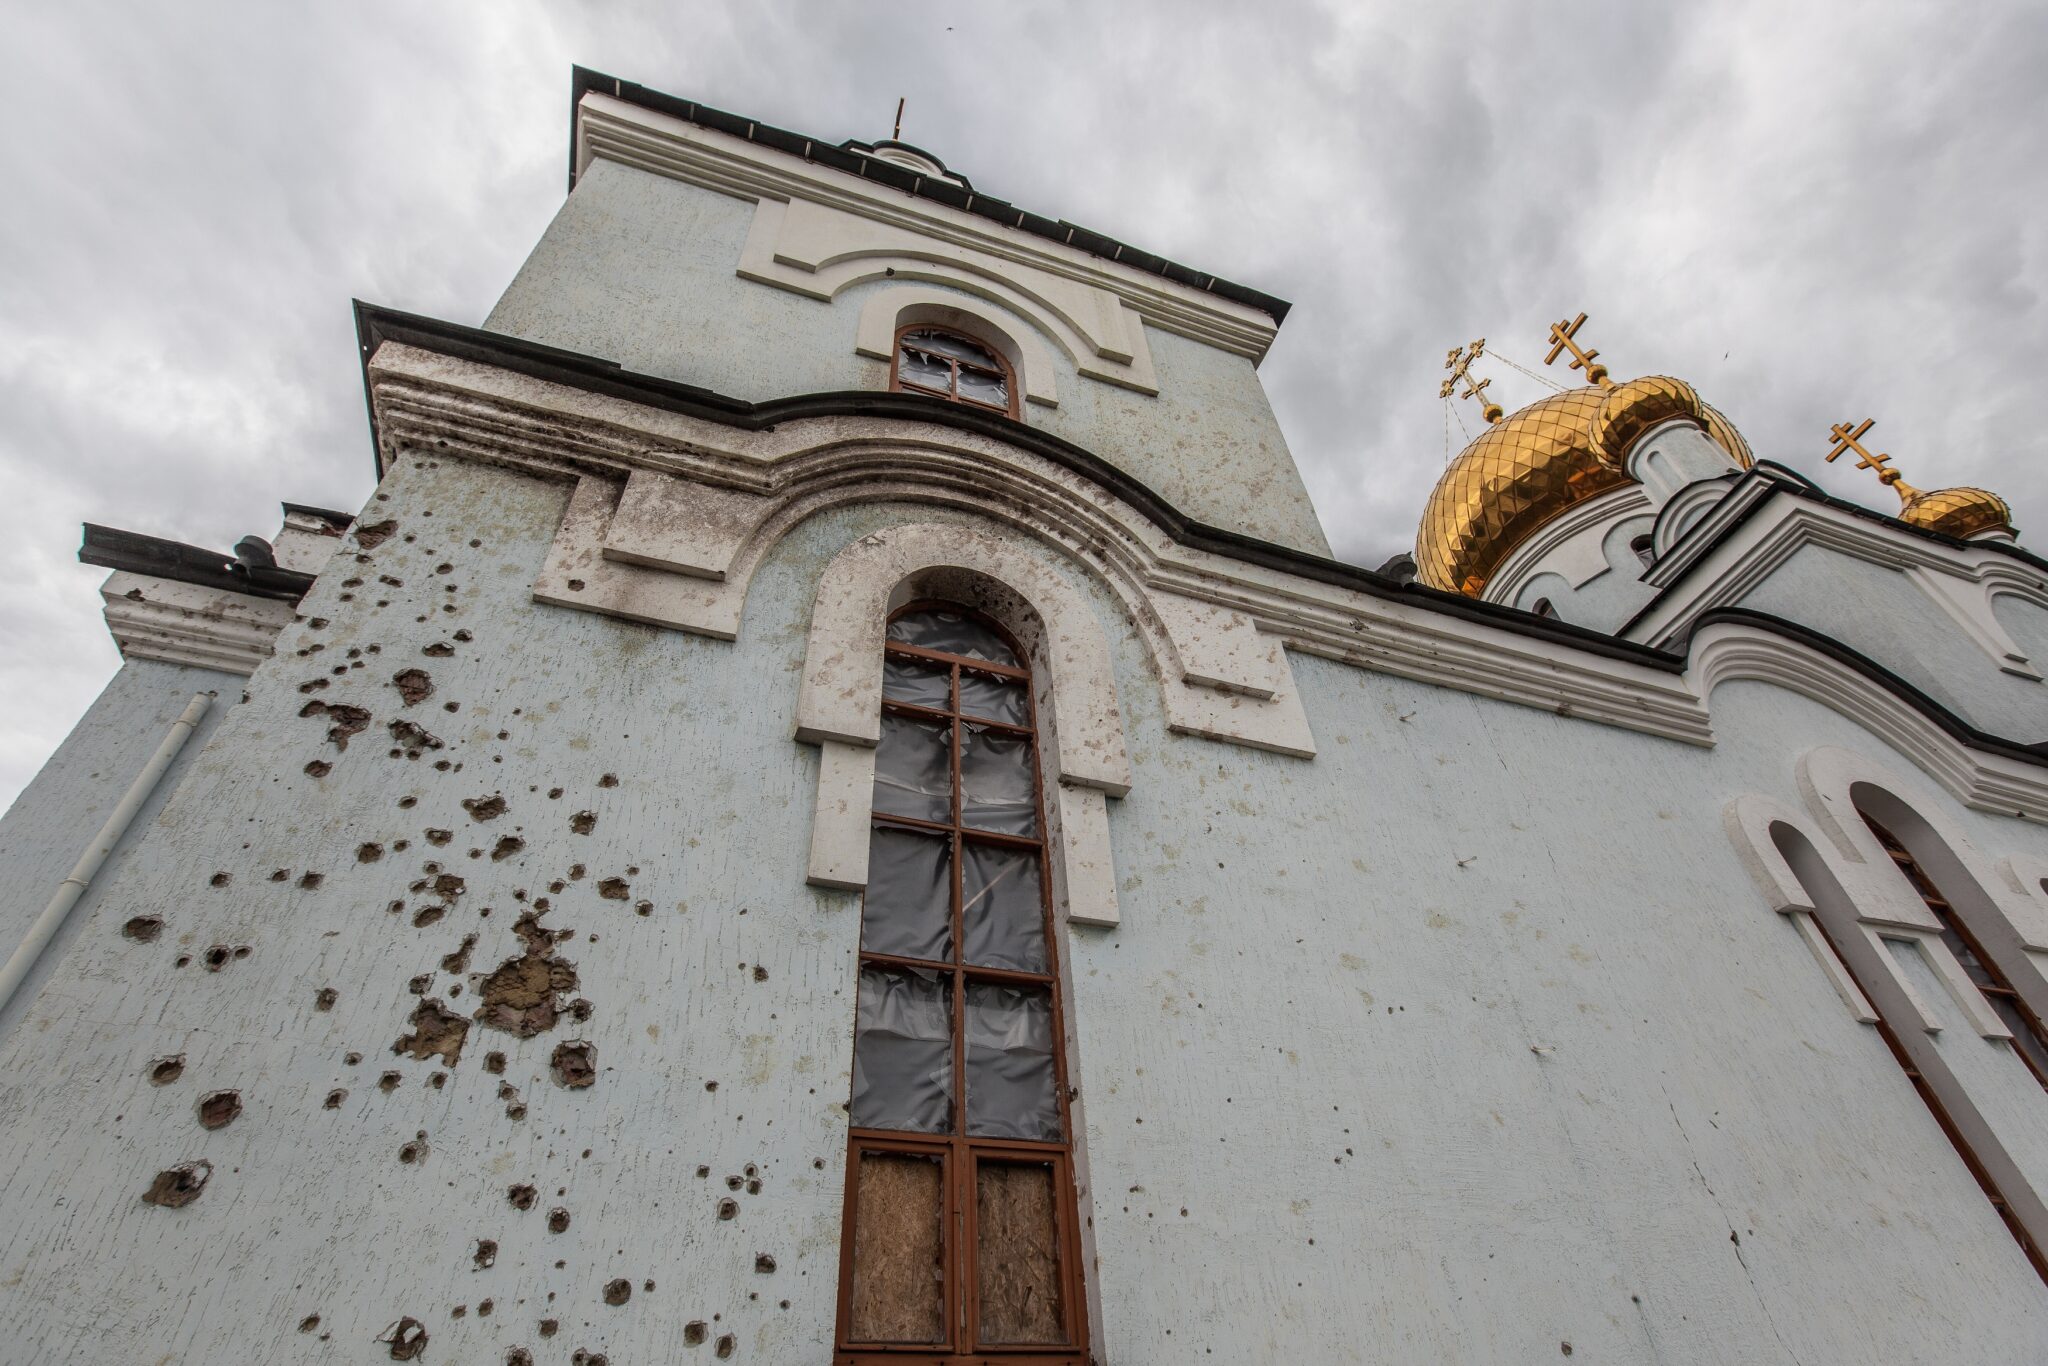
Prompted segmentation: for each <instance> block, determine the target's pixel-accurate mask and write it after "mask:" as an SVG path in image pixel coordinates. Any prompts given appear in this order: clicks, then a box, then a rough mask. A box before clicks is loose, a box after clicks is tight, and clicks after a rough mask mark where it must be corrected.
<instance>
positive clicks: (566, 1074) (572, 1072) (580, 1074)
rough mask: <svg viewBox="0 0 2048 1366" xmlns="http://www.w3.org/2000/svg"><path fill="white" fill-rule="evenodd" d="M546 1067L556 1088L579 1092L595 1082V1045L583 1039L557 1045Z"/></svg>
mask: <svg viewBox="0 0 2048 1366" xmlns="http://www.w3.org/2000/svg"><path fill="white" fill-rule="evenodd" d="M548 1066H549V1068H550V1069H552V1070H553V1072H554V1074H555V1084H556V1085H557V1086H562V1087H566V1088H568V1089H569V1090H572V1091H580V1090H582V1089H583V1088H585V1087H587V1086H589V1085H590V1084H591V1083H593V1082H595V1081H596V1080H597V1045H596V1044H594V1043H591V1042H589V1041H587V1040H584V1039H571V1040H569V1041H567V1042H565V1043H558V1044H556V1045H555V1051H554V1053H553V1055H552V1056H550V1057H549V1058H548Z"/></svg>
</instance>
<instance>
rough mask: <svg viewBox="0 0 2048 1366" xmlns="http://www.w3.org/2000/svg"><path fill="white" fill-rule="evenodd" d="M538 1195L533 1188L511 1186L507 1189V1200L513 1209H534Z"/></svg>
mask: <svg viewBox="0 0 2048 1366" xmlns="http://www.w3.org/2000/svg"><path fill="white" fill-rule="evenodd" d="M537 1194H538V1192H537V1191H535V1190H534V1188H533V1187H531V1186H510V1187H507V1188H506V1191H505V1198H506V1199H507V1200H509V1201H510V1202H511V1204H512V1208H513V1209H532V1208H533V1201H534V1197H535V1195H537Z"/></svg>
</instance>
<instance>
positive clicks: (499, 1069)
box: [484, 1053, 505, 1075]
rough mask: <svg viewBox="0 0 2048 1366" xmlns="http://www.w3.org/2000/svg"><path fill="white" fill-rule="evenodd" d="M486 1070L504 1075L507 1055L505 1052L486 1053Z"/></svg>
mask: <svg viewBox="0 0 2048 1366" xmlns="http://www.w3.org/2000/svg"><path fill="white" fill-rule="evenodd" d="M484 1071H486V1072H492V1073H496V1074H499V1075H503V1073H504V1071H505V1055H504V1054H503V1053H486V1054H484Z"/></svg>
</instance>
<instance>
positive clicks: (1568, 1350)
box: [1557, 1342, 1572, 1356]
mask: <svg viewBox="0 0 2048 1366" xmlns="http://www.w3.org/2000/svg"><path fill="white" fill-rule="evenodd" d="M1557 1350H1558V1351H1560V1352H1562V1353H1564V1354H1565V1355H1566V1356H1570V1355H1571V1354H1572V1345H1571V1344H1570V1343H1569V1342H1560V1343H1558V1344H1557Z"/></svg>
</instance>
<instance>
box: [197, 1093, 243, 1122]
mask: <svg viewBox="0 0 2048 1366" xmlns="http://www.w3.org/2000/svg"><path fill="white" fill-rule="evenodd" d="M241 1113H242V1097H241V1094H240V1093H239V1092H236V1091H215V1092H212V1093H211V1094H209V1095H205V1096H201V1097H200V1098H199V1127H200V1128H202V1129H225V1128H227V1127H228V1125H230V1124H233V1123H234V1122H235V1117H236V1116H237V1115H239V1114H241Z"/></svg>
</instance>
